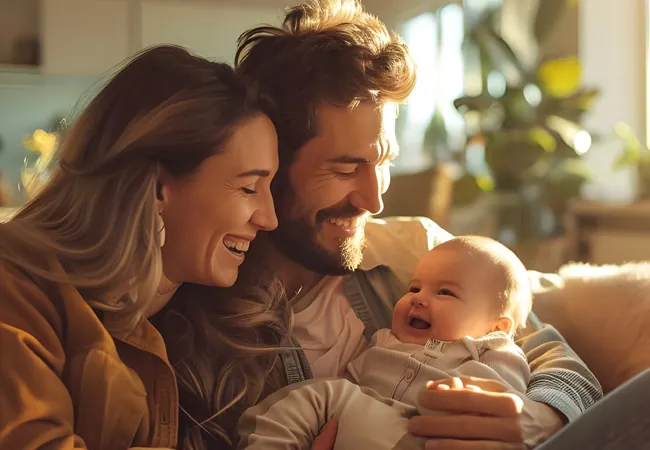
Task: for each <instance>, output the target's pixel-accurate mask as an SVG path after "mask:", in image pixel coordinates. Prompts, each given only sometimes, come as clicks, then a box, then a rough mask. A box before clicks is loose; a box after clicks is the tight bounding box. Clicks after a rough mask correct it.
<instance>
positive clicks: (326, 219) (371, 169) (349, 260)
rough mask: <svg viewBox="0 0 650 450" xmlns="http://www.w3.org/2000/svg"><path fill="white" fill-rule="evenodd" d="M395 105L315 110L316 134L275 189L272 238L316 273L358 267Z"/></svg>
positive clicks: (391, 141)
mask: <svg viewBox="0 0 650 450" xmlns="http://www.w3.org/2000/svg"><path fill="white" fill-rule="evenodd" d="M395 108H396V106H395V104H393V103H385V104H381V105H377V104H360V105H359V106H357V107H355V108H353V109H350V108H341V107H335V106H331V105H323V106H321V107H319V109H318V111H317V136H316V137H314V138H313V139H311V140H310V141H309V142H307V143H306V144H305V145H304V146H303V147H302V148H300V149H299V150H298V151H297V152H296V154H295V155H294V158H293V161H292V162H291V165H290V166H289V168H288V173H287V174H286V180H283V181H284V183H282V186H281V187H280V189H279V191H276V205H277V215H278V222H279V226H278V228H277V230H276V231H274V232H272V233H271V235H272V237H273V239H274V241H275V242H276V244H277V245H278V247H279V249H280V250H281V251H282V252H283V253H284V254H285V255H286V256H288V257H289V258H291V259H292V260H294V261H295V262H297V263H298V264H300V265H302V266H304V267H305V268H307V269H309V270H312V271H314V272H317V273H322V274H330V275H338V274H343V273H346V272H349V271H352V270H354V269H356V268H357V267H358V266H359V264H360V263H361V259H362V255H363V241H364V227H365V224H366V221H367V219H368V217H369V216H370V215H371V214H378V213H379V212H381V210H382V209H383V206H384V205H383V203H382V199H381V196H382V194H383V193H384V192H386V189H388V185H389V184H390V173H389V165H390V164H389V163H390V161H391V160H392V159H394V158H395V157H396V156H397V150H398V149H397V143H396V141H395V133H394V125H395V115H396V114H395V112H396V109H395Z"/></svg>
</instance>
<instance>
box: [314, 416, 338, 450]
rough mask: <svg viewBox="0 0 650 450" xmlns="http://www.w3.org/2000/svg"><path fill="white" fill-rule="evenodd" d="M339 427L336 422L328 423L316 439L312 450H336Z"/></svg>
mask: <svg viewBox="0 0 650 450" xmlns="http://www.w3.org/2000/svg"><path fill="white" fill-rule="evenodd" d="M338 427H339V426H338V423H337V422H336V420H330V421H329V422H327V424H326V425H325V427H323V429H322V430H321V432H320V434H319V435H318V436H317V437H316V439H314V443H313V444H312V446H311V450H332V449H333V448H334V441H336V432H337V430H338Z"/></svg>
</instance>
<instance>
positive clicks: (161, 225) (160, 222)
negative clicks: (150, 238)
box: [156, 211, 165, 248]
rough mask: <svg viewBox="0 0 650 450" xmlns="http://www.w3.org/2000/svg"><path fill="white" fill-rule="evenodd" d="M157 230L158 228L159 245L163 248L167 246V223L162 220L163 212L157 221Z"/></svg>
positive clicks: (159, 214)
mask: <svg viewBox="0 0 650 450" xmlns="http://www.w3.org/2000/svg"><path fill="white" fill-rule="evenodd" d="M156 223H157V228H158V243H159V244H160V247H161V248H162V247H163V246H164V245H165V221H164V220H163V218H162V211H160V212H159V213H158V218H157V219H156Z"/></svg>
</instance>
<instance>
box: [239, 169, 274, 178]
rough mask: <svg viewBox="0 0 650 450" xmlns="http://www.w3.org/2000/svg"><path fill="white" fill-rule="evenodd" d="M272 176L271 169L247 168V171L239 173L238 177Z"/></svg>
mask: <svg viewBox="0 0 650 450" xmlns="http://www.w3.org/2000/svg"><path fill="white" fill-rule="evenodd" d="M269 176H271V171H269V170H264V169H253V170H247V171H246V172H242V173H240V174H239V175H237V178H246V177H262V178H266V177H269Z"/></svg>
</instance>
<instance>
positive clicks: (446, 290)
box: [438, 288, 457, 297]
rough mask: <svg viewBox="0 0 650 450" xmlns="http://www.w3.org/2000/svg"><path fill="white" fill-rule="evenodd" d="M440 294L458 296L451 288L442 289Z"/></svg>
mask: <svg viewBox="0 0 650 450" xmlns="http://www.w3.org/2000/svg"><path fill="white" fill-rule="evenodd" d="M438 295H446V296H449V297H457V296H456V294H454V293H453V291H451V290H449V289H444V288H443V289H440V290H439V291H438Z"/></svg>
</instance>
